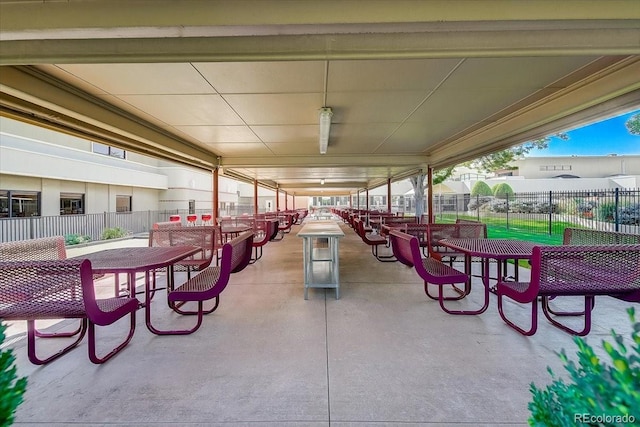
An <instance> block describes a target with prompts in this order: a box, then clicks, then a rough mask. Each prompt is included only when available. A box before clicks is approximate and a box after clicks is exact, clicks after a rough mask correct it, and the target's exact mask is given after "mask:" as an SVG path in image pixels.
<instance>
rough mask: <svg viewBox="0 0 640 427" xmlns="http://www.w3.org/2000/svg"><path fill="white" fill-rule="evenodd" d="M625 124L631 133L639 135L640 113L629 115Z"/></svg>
mask: <svg viewBox="0 0 640 427" xmlns="http://www.w3.org/2000/svg"><path fill="white" fill-rule="evenodd" d="M625 126H626V127H627V130H628V131H629V133H630V134H631V135H637V136H640V113H638V114H634V115H633V116H631V117H629V120H627V123H625Z"/></svg>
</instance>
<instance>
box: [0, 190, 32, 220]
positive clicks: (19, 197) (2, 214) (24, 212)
mask: <svg viewBox="0 0 640 427" xmlns="http://www.w3.org/2000/svg"><path fill="white" fill-rule="evenodd" d="M27 216H40V193H39V192H36V191H12V190H0V218H12V217H27Z"/></svg>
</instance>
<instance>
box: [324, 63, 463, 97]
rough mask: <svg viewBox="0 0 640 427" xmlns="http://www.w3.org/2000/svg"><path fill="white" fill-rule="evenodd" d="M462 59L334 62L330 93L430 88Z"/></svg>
mask: <svg viewBox="0 0 640 427" xmlns="http://www.w3.org/2000/svg"><path fill="white" fill-rule="evenodd" d="M459 62H461V60H460V59H456V58H452V59H397V60H366V61H332V62H331V64H330V66H329V79H328V81H329V86H328V90H329V92H352V91H354V92H363V91H367V92H368V91H406V90H417V91H421V90H422V91H427V90H431V89H433V88H435V87H436V86H437V85H438V84H440V83H441V82H442V81H443V80H444V79H445V78H446V76H447V75H448V74H449V73H450V72H451V71H452V70H453V69H454V68H455V67H456V65H457V64H458V63H459Z"/></svg>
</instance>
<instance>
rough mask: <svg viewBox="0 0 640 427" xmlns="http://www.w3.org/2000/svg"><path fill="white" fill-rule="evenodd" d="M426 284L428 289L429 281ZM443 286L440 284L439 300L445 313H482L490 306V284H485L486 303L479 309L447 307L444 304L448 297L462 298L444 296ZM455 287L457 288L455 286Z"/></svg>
mask: <svg viewBox="0 0 640 427" xmlns="http://www.w3.org/2000/svg"><path fill="white" fill-rule="evenodd" d="M451 285H452V286H453V284H451ZM424 286H425V289H426V288H427V283H426V282H425V284H424ZM443 286H444V285H439V286H438V287H439V289H438V302H439V303H440V308H442V310H443V311H444V312H445V313H449V314H465V315H472V314H482V313H484V312H485V311H486V310H487V308H488V307H489V287H488V286H484V304H482V307H480V308H479V309H478V310H451V309H449V308H447V307H446V306H445V305H444V302H445V301H447V300H448V299H460V298H448V297H445V296H444V289H443ZM454 288H455V289H457V288H456V287H455V286H454ZM467 294H468V293H467ZM467 294H465V296H466V295H467ZM463 297H464V296H463ZM461 298H462V297H461Z"/></svg>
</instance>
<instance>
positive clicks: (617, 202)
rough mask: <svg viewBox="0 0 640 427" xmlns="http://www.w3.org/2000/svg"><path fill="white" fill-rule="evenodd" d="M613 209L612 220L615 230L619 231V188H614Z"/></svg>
mask: <svg viewBox="0 0 640 427" xmlns="http://www.w3.org/2000/svg"><path fill="white" fill-rule="evenodd" d="M615 190H616V191H615V209H614V211H613V221H614V222H615V230H616V231H620V216H619V215H618V208H619V203H620V189H619V188H616V189H615Z"/></svg>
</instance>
